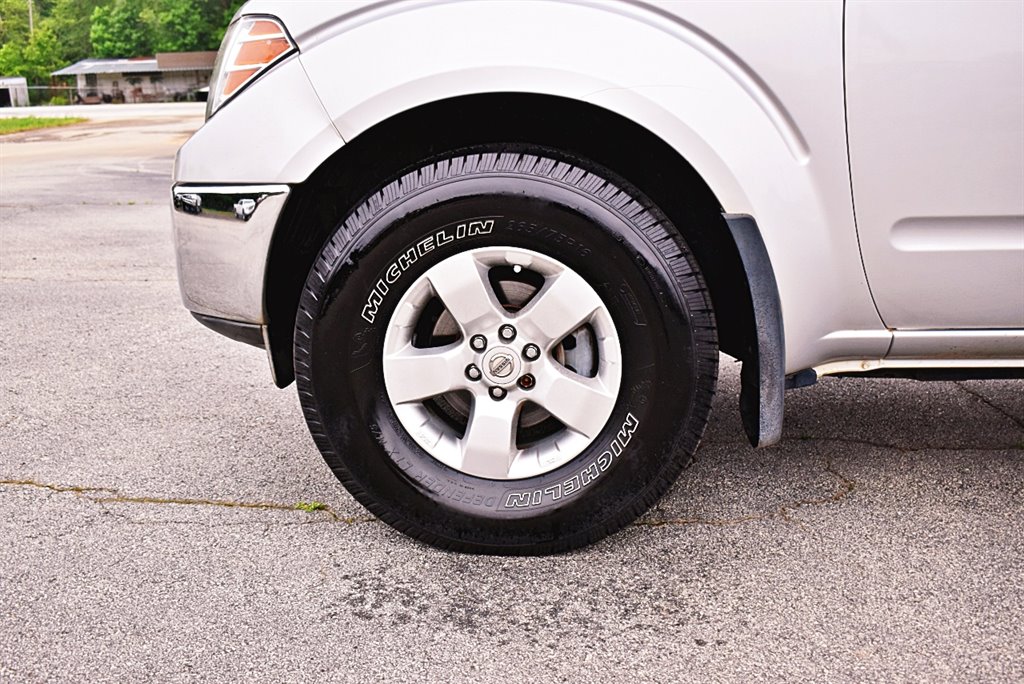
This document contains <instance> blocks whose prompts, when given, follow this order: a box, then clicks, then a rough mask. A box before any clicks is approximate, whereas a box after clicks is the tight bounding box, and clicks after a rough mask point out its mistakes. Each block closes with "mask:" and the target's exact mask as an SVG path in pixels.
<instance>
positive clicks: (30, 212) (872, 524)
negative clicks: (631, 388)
mask: <svg viewBox="0 0 1024 684" xmlns="http://www.w3.org/2000/svg"><path fill="white" fill-rule="evenodd" d="M65 109H69V110H73V109H75V108H65ZM96 111H97V112H99V111H100V110H99V109H97V110H96ZM104 111H105V112H106V110H104ZM84 112H85V113H84V114H82V115H84V116H90V109H89V108H85V109H84ZM68 113H70V111H69V112H68ZM201 123H202V109H201V107H197V106H195V105H165V106H159V105H146V106H140V109H137V110H135V109H134V108H133V107H132V106H121V107H120V108H118V107H114V112H113V114H110V113H104V114H103V116H102V117H101V116H95V117H94V120H93V121H91V122H90V123H86V124H82V125H79V126H73V127H68V128H60V129H49V130H42V131H35V132H27V133H21V134H15V135H12V136H6V137H4V138H0V330H2V332H3V334H2V335H0V681H28V682H35V681H50V680H66V681H81V680H88V681H107V680H110V681H114V680H121V681H124V680H159V681H179V680H188V681H195V680H211V681H225V680H241V679H259V680H266V681H296V682H298V681H320V680H332V681H334V680H337V681H343V680H347V681H370V680H387V681H400V682H409V681H509V680H511V681H590V682H620V681H626V680H637V681H655V682H674V681H681V680H692V681H747V680H751V679H758V680H762V679H763V680H818V681H821V680H826V679H827V680H831V681H854V680H856V681H863V680H889V681H892V680H917V681H925V680H930V681H949V680H959V681H972V682H973V681H1021V680H1022V679H1024V381H996V382H976V381H972V382H956V383H954V382H941V383H918V382H914V381H903V380H854V379H824V380H823V381H821V382H820V383H818V384H817V385H815V386H813V387H809V388H805V389H801V390H795V391H792V392H790V393H788V394H787V397H786V400H787V407H786V432H785V441H784V442H783V443H782V444H781V445H779V446H777V447H774V448H771V449H767V450H761V451H754V450H751V449H750V448H749V447H748V446H747V445H746V443H745V440H744V438H743V434H742V430H741V428H740V424H739V415H738V411H737V410H736V404H737V395H738V387H739V373H738V367H737V366H736V365H735V364H733V363H731V362H730V361H729V360H723V364H722V380H721V385H720V390H719V393H718V395H717V397H716V401H715V407H714V412H713V415H712V419H711V424H710V426H709V429H708V431H707V433H706V436H705V440H704V442H703V445H702V447H701V449H700V451H699V452H698V458H697V462H696V463H695V464H694V466H693V467H692V468H690V469H689V471H687V472H686V473H685V474H684V477H683V478H682V479H681V480H680V482H679V483H678V484H677V485H676V487H675V488H674V489H673V491H672V492H671V494H670V495H669V496H668V497H667V498H665V499H664V500H663V501H662V502H661V503H660V504H659V505H658V506H657V507H656V508H655V509H654V510H652V511H651V512H650V513H649V514H647V515H646V516H645V517H644V518H643V519H642V520H640V521H639V522H638V523H637V524H635V525H633V526H631V527H629V528H628V529H626V530H625V531H623V532H622V533H620V534H617V535H615V536H613V537H611V538H609V539H607V540H605V541H603V542H601V543H599V544H597V545H595V546H593V547H590V548H587V549H584V550H582V551H578V552H575V553H571V554H567V555H561V556H554V557H545V558H491V557H476V556H466V555H458V554H451V553H443V552H440V551H436V550H434V549H432V548H430V547H426V546H424V545H422V544H419V543H416V542H414V541H412V540H410V539H408V538H406V537H404V536H402V535H401V534H399V533H397V532H394V531H393V530H391V528H389V527H387V526H386V525H384V524H382V523H380V522H377V521H376V520H375V519H373V518H372V517H371V516H370V515H369V514H368V513H367V512H366V511H365V510H364V509H362V507H361V506H359V505H358V504H357V503H356V502H355V501H354V500H353V499H352V498H351V497H350V496H349V495H348V493H347V492H346V491H345V490H344V489H343V488H342V487H341V486H340V485H339V484H338V483H337V481H336V480H335V479H334V477H333V475H332V474H331V472H330V471H329V469H328V468H327V467H326V465H325V464H324V463H323V462H322V460H321V458H320V455H319V454H318V452H317V451H316V448H315V446H314V445H313V442H312V440H311V438H310V437H309V436H308V434H307V432H306V428H305V425H304V423H303V419H302V414H301V411H300V410H299V406H298V401H297V398H296V396H295V390H294V388H288V389H287V390H278V389H276V388H275V387H274V386H273V384H272V382H271V380H270V374H269V370H268V367H267V361H266V358H265V356H264V354H263V353H262V352H261V351H260V350H258V349H255V348H252V347H248V346H245V345H240V344H238V343H235V342H232V341H230V340H227V339H225V338H222V337H220V336H218V335H216V334H215V333H213V332H210V331H208V330H206V329H205V328H203V327H202V326H200V325H199V324H198V323H196V322H195V321H194V320H193V319H192V318H191V317H190V316H189V315H188V313H187V312H186V311H185V310H184V309H183V308H182V307H181V304H180V300H179V296H178V289H177V283H176V280H175V272H174V255H173V248H172V243H171V235H170V219H169V209H168V195H169V193H168V190H169V179H170V173H171V167H172V162H173V155H174V151H175V150H176V148H177V146H178V145H180V144H181V143H182V142H184V140H185V139H186V138H187V136H188V134H189V133H190V131H192V130H194V129H195V128H196V127H198V126H199V125H200V124H201ZM300 502H322V503H323V504H325V506H326V507H325V508H323V509H321V510H311V511H307V510H300V509H296V505H297V504H299V503H300ZM307 508H316V507H315V506H314V507H307Z"/></svg>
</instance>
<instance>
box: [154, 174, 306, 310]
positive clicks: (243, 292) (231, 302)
mask: <svg viewBox="0 0 1024 684" xmlns="http://www.w3.org/2000/svg"><path fill="white" fill-rule="evenodd" d="M171 194H172V199H173V209H172V210H171V219H172V223H173V226H174V244H175V251H176V252H177V259H178V284H179V286H180V287H181V299H182V301H183V302H184V303H185V307H186V308H187V309H189V310H190V311H192V312H193V313H194V314H198V316H197V318H200V320H202V317H207V318H211V317H212V318H218V319H225V320H226V321H233V322H236V323H244V324H249V325H258V326H263V325H266V322H267V320H266V313H265V311H264V307H263V284H264V279H265V276H266V268H267V257H268V256H269V254H270V241H271V239H272V238H273V234H274V226H275V225H277V220H278V218H279V217H280V215H281V212H282V210H283V209H284V205H285V202H286V201H287V200H288V194H289V188H288V186H287V185H219V186H218V185H197V184H184V183H183V184H178V185H175V186H174V187H173V188H172V189H171Z"/></svg>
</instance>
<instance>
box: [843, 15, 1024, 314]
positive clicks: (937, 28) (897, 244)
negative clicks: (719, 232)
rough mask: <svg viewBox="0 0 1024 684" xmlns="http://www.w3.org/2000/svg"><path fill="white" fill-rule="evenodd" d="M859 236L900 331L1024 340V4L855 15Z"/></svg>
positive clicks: (851, 65)
mask: <svg viewBox="0 0 1024 684" xmlns="http://www.w3.org/2000/svg"><path fill="white" fill-rule="evenodd" d="M846 11H847V17H846V35H845V50H846V79H847V112H848V131H849V144H850V165H851V173H852V180H853V195H854V205H855V210H856V216H857V226H858V233H859V236H860V241H861V249H862V252H863V257H864V266H865V270H866V271H867V276H868V283H869V285H870V287H871V290H872V293H873V294H874V297H875V302H876V304H877V306H878V309H879V313H880V314H881V316H882V319H883V320H884V321H885V323H886V325H887V326H889V327H890V328H902V329H922V328H1024V3H1021V2H938V1H936V2H884V3H883V2H849V3H848V4H847V10H846Z"/></svg>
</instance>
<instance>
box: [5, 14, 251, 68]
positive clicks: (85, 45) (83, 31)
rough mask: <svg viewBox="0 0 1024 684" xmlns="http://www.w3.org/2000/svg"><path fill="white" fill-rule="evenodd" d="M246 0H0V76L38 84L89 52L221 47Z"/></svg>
mask: <svg viewBox="0 0 1024 684" xmlns="http://www.w3.org/2000/svg"><path fill="white" fill-rule="evenodd" d="M242 2H243V0H0V76H24V77H25V78H26V79H28V80H29V82H30V83H33V84H43V83H47V82H49V80H50V73H51V72H54V71H56V70H57V69H60V68H62V67H65V66H67V65H69V64H73V63H74V62H77V61H78V60H80V59H84V58H86V57H143V56H151V55H153V54H155V53H157V52H189V51H193V50H216V49H217V48H218V47H219V46H220V41H221V38H222V37H223V36H224V30H225V29H226V28H227V25H228V22H229V21H230V20H231V17H232V16H233V15H234V13H235V10H237V9H238V7H239V6H240V5H241V4H242Z"/></svg>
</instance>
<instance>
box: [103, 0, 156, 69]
mask: <svg viewBox="0 0 1024 684" xmlns="http://www.w3.org/2000/svg"><path fill="white" fill-rule="evenodd" d="M147 4H148V3H146V2H144V0H113V2H110V3H108V4H106V5H99V6H98V7H96V9H94V10H93V11H92V27H91V28H90V29H89V40H90V42H91V43H92V50H93V56H94V57H138V56H141V55H150V54H153V36H152V26H151V25H150V22H147V19H148V18H149V17H147V16H144V15H145V14H150V15H151V14H153V11H152V8H150V7H147Z"/></svg>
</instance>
